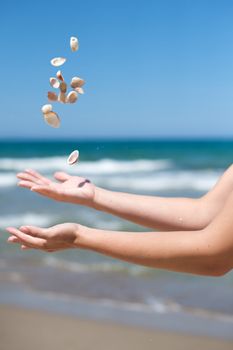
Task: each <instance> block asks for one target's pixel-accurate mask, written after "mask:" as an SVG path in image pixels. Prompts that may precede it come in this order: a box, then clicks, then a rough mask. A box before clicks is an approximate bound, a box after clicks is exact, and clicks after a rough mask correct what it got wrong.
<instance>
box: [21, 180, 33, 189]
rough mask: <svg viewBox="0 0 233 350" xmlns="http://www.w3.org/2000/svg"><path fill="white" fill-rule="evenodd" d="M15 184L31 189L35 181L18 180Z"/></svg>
mask: <svg viewBox="0 0 233 350" xmlns="http://www.w3.org/2000/svg"><path fill="white" fill-rule="evenodd" d="M17 185H18V186H19V187H24V188H29V189H31V188H32V187H33V186H35V183H34V182H31V181H19V182H18V183H17Z"/></svg>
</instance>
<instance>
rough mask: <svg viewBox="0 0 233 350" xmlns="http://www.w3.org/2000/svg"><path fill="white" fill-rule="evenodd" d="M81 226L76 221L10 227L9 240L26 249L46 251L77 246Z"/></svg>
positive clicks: (8, 229)
mask: <svg viewBox="0 0 233 350" xmlns="http://www.w3.org/2000/svg"><path fill="white" fill-rule="evenodd" d="M80 228H81V226H80V225H78V224H74V223H66V224H60V225H55V226H52V227H50V228H40V227H36V226H21V227H20V228H19V229H17V228H15V227H8V228H7V231H8V232H9V233H10V234H11V236H10V237H9V238H8V242H9V243H18V244H20V245H21V248H22V249H24V250H26V249H30V248H34V249H40V250H43V251H46V252H54V251H58V250H64V249H71V248H77V247H78V233H79V230H80Z"/></svg>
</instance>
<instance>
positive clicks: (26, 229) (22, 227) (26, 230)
mask: <svg viewBox="0 0 233 350" xmlns="http://www.w3.org/2000/svg"><path fill="white" fill-rule="evenodd" d="M20 230H22V231H25V232H29V228H28V227H27V226H21V227H20Z"/></svg>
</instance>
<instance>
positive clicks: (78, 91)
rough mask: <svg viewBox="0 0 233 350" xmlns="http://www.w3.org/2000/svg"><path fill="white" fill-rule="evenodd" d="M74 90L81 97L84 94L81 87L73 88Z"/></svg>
mask: <svg viewBox="0 0 233 350" xmlns="http://www.w3.org/2000/svg"><path fill="white" fill-rule="evenodd" d="M74 90H75V91H77V93H78V94H81V95H83V94H84V90H83V88H81V87H77V88H75V89H74Z"/></svg>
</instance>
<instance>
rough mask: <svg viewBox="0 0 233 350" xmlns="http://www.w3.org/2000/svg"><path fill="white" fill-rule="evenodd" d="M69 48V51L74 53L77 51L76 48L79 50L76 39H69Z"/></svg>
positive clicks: (73, 37)
mask: <svg viewBox="0 0 233 350" xmlns="http://www.w3.org/2000/svg"><path fill="white" fill-rule="evenodd" d="M70 48H71V50H72V51H73V52H74V51H77V50H78V48H79V42H78V38H75V36H72V37H71V38H70Z"/></svg>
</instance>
